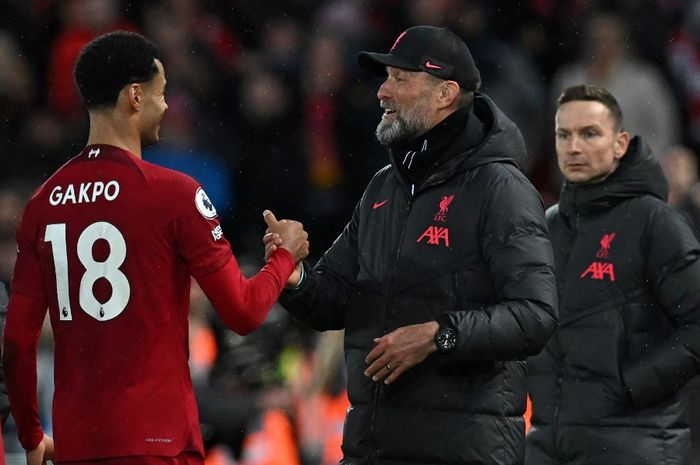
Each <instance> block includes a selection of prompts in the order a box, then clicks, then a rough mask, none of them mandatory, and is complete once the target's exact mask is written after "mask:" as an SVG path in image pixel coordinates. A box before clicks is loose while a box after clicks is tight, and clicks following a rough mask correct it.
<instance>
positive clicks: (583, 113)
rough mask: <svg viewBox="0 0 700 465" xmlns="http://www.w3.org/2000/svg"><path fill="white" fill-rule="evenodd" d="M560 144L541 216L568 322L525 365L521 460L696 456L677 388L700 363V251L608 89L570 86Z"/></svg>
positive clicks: (630, 463)
mask: <svg viewBox="0 0 700 465" xmlns="http://www.w3.org/2000/svg"><path fill="white" fill-rule="evenodd" d="M556 148H557V158H558V162H559V168H560V169H561V171H562V173H563V174H564V177H565V178H566V181H565V182H564V186H563V189H562V192H561V198H560V202H559V204H558V205H555V206H554V207H552V208H551V209H550V210H548V212H547V221H548V224H549V228H550V234H551V238H552V245H553V248H554V257H555V260H556V261H555V263H556V269H557V290H558V293H559V317H560V326H559V329H558V330H557V332H556V333H555V336H554V337H553V338H552V339H551V340H550V341H549V343H548V344H547V346H546V348H545V350H543V351H542V353H541V354H539V355H538V356H536V357H533V358H531V359H530V360H529V362H528V369H529V384H528V387H529V390H530V395H531V396H532V402H533V415H532V430H531V431H530V433H529V434H528V437H527V450H526V463H527V464H529V465H552V464H567V465H583V464H585V465H684V464H688V461H689V457H688V455H689V451H690V433H689V430H688V422H687V418H686V417H687V412H686V410H687V409H686V405H685V399H684V396H682V395H680V391H679V390H680V388H681V387H682V386H683V385H684V384H685V383H686V382H687V381H688V380H689V379H690V378H691V377H693V376H695V375H696V374H698V367H699V365H700V360H698V354H700V246H699V245H698V242H697V240H696V239H695V237H694V235H693V232H692V230H691V228H690V226H689V225H688V223H687V221H686V220H685V218H684V217H682V216H681V215H680V214H679V213H676V212H675V211H673V210H672V209H671V208H670V207H669V206H668V205H667V204H666V203H665V199H666V195H667V187H666V180H665V178H664V175H663V173H662V171H661V166H660V165H659V163H658V162H657V161H656V159H655V158H654V156H653V155H652V153H651V151H650V150H649V147H648V146H647V145H646V144H645V143H644V141H643V140H642V139H641V138H640V137H634V138H633V139H631V140H630V135H629V134H628V133H627V132H625V131H624V130H623V129H622V115H621V112H620V108H619V106H618V104H617V102H616V101H615V98H614V97H613V96H612V95H610V94H609V93H608V92H607V91H605V90H604V89H601V88H598V87H594V86H575V87H570V88H568V89H566V90H565V91H564V93H563V94H562V96H561V97H560V98H559V108H558V111H557V116H556Z"/></svg>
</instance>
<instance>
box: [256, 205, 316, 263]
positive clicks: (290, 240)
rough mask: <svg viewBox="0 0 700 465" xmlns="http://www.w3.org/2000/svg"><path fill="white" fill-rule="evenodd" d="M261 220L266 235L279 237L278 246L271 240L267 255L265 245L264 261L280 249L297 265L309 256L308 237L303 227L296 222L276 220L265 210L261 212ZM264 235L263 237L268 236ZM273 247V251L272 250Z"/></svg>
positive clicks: (266, 246)
mask: <svg viewBox="0 0 700 465" xmlns="http://www.w3.org/2000/svg"><path fill="white" fill-rule="evenodd" d="M263 218H264V219H265V223H266V224H267V233H268V234H273V235H275V234H276V235H277V236H278V237H279V244H277V243H276V239H274V236H272V237H273V239H272V244H270V247H269V248H270V251H269V254H268V244H267V243H266V245H265V259H266V260H269V258H270V255H271V254H272V252H274V250H277V248H279V247H281V248H283V249H287V250H288V251H289V252H290V253H291V254H292V256H293V257H294V263H296V264H297V265H298V264H299V263H300V262H301V261H302V260H303V259H305V258H306V257H308V255H309V241H308V238H309V235H308V233H307V232H306V231H304V225H303V224H301V223H300V222H298V221H294V220H279V221H278V220H277V218H275V215H274V213H272V212H271V211H270V210H265V211H264V212H263ZM268 234H266V235H265V236H268ZM263 242H265V237H263ZM273 247H274V250H272V249H273Z"/></svg>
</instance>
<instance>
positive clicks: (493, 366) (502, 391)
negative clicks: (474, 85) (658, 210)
mask: <svg viewBox="0 0 700 465" xmlns="http://www.w3.org/2000/svg"><path fill="white" fill-rule="evenodd" d="M467 121H468V122H467V127H466V128H465V130H464V132H463V133H462V134H461V135H460V136H459V137H458V138H457V140H456V142H455V143H454V144H453V145H452V146H450V147H449V148H448V150H449V151H450V152H452V153H453V156H450V157H448V160H447V161H446V162H444V163H443V164H442V165H440V166H439V167H438V168H436V170H435V171H433V173H432V174H431V175H429V176H428V177H427V179H426V181H425V182H424V183H422V184H421V185H420V186H417V188H416V190H415V195H413V196H412V195H411V189H410V188H409V186H407V185H406V184H405V183H404V181H402V180H401V179H399V177H398V175H397V171H396V169H395V167H392V166H389V167H386V168H384V169H382V170H380V171H379V172H378V173H377V174H376V175H375V177H374V178H373V179H372V181H371V182H370V184H369V186H368V187H367V189H366V191H365V193H364V195H363V198H362V200H361V201H360V203H359V204H358V206H357V208H356V210H355V212H354V214H353V217H352V220H351V221H350V223H349V224H348V225H347V227H346V228H345V230H344V232H343V233H342V234H341V236H340V237H339V238H338V239H337V240H336V242H335V243H334V244H333V245H332V246H331V248H330V249H329V250H328V251H327V252H326V254H325V255H324V256H323V257H322V259H321V260H320V262H319V263H318V265H317V266H316V268H315V269H314V270H313V271H311V272H309V276H308V278H307V279H305V280H304V281H302V286H301V289H299V290H297V291H286V292H285V293H284V294H283V297H282V304H283V305H284V306H285V307H286V308H287V309H288V310H289V311H290V313H292V314H293V315H294V316H295V317H296V318H297V319H299V320H301V321H302V322H304V323H306V324H307V325H309V326H311V327H313V328H316V329H318V330H327V329H341V328H345V358H346V363H347V370H348V395H349V398H350V402H351V403H352V407H351V408H350V410H349V411H348V414H347V420H346V424H345V430H344V437H343V452H344V456H345V458H344V459H343V461H342V463H343V464H346V465H350V464H352V465H360V464H362V465H365V464H377V465H379V464H381V465H399V464H401V465H405V464H408V463H410V464H431V465H438V464H503V465H506V464H507V465H514V464H519V463H522V458H523V450H524V440H523V434H524V426H523V419H522V415H523V412H524V410H525V400H526V395H525V384H526V379H525V364H524V362H521V361H516V360H524V359H525V358H526V357H527V356H528V355H533V354H535V353H537V352H539V350H540V349H541V348H542V347H543V346H544V344H545V342H546V341H547V339H548V338H549V336H550V334H552V332H553V330H554V328H555V326H556V295H555V280H554V274H553V263H552V256H551V247H550V244H549V240H548V238H547V228H546V226H545V218H544V209H543V207H542V202H541V199H540V197H539V195H538V194H537V192H536V191H535V189H534V188H533V186H532V185H531V184H530V182H529V181H528V180H527V179H526V177H525V176H524V175H523V174H522V173H521V172H520V171H519V170H518V169H517V168H516V166H514V163H513V161H512V160H513V157H514V156H520V155H523V150H524V145H523V142H522V137H521V136H520V133H519V131H518V130H517V128H516V127H515V125H514V124H513V123H512V122H510V121H509V120H508V119H506V118H505V116H504V115H503V114H502V113H501V112H500V111H499V110H498V109H497V108H496V107H495V105H494V104H493V103H492V102H491V101H490V100H489V99H488V98H486V97H485V96H482V95H477V98H476V100H475V104H474V108H473V112H472V113H471V114H470V116H469V118H468V120H467ZM469 141H475V143H470V142H469ZM311 240H313V238H311ZM441 317H446V318H448V319H449V320H450V321H451V323H452V324H453V325H454V326H455V327H456V328H457V329H458V332H459V336H458V347H457V349H456V351H455V352H454V353H452V354H450V356H449V357H448V356H444V355H437V354H434V355H431V356H430V357H428V358H427V359H426V360H425V361H423V362H422V363H420V364H419V365H417V366H415V367H413V368H412V369H411V370H409V371H408V372H406V373H404V374H403V375H402V376H401V377H400V378H399V379H398V380H397V381H395V382H394V383H392V384H391V385H388V386H387V385H384V384H383V383H379V384H377V383H374V382H373V381H372V380H371V379H369V378H367V377H365V375H364V374H363V372H364V370H365V369H366V367H367V364H366V363H365V361H364V359H365V357H366V356H367V354H368V353H369V352H370V350H371V349H372V347H373V342H372V340H373V338H375V337H378V336H381V335H383V334H385V333H387V332H390V331H392V330H394V329H396V328H398V327H401V326H406V325H411V324H416V323H422V322H427V321H432V320H436V319H437V318H441Z"/></svg>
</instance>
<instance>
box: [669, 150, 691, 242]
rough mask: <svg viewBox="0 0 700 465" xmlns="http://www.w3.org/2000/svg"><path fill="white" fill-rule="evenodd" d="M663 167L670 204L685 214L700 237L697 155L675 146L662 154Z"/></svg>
mask: <svg viewBox="0 0 700 465" xmlns="http://www.w3.org/2000/svg"><path fill="white" fill-rule="evenodd" d="M661 167H662V168H663V169H664V174H665V175H666V179H667V180H668V204H669V205H671V206H672V207H673V208H675V209H676V210H679V211H681V212H683V214H685V216H686V217H687V218H688V220H689V221H690V223H691V225H692V226H693V227H694V229H695V233H696V235H697V236H698V239H700V182H698V159H697V156H696V155H695V153H694V152H693V151H692V150H691V149H689V148H687V147H683V146H674V147H671V148H669V149H668V150H667V151H666V152H664V153H663V154H662V156H661Z"/></svg>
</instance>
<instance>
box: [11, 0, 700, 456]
mask: <svg viewBox="0 0 700 465" xmlns="http://www.w3.org/2000/svg"><path fill="white" fill-rule="evenodd" d="M418 24H432V25H444V26H448V27H450V28H451V29H453V30H454V31H455V32H457V33H458V34H459V35H460V36H461V37H462V38H463V39H464V40H465V41H466V42H467V44H468V46H469V47H470V49H471V51H472V54H473V55H474V59H475V62H476V64H477V66H478V68H479V69H480V71H481V75H482V91H484V92H485V93H487V94H488V95H489V96H491V97H492V98H493V100H494V101H495V102H496V103H497V104H498V105H499V106H500V107H501V108H502V109H503V110H504V112H505V113H506V114H507V115H508V116H509V117H510V118H511V119H513V120H514V121H515V122H516V123H517V124H518V126H519V127H520V129H521V131H522V132H523V135H524V137H525V140H526V142H527V146H528V154H527V158H526V159H523V160H519V161H520V163H521V165H522V166H523V168H524V169H525V171H526V172H527V173H528V175H529V176H530V178H531V179H532V180H533V182H534V183H535V185H536V186H537V188H538V189H539V191H540V192H541V194H542V196H543V198H544V200H545V203H546V204H547V205H551V204H552V203H554V202H556V200H557V197H558V190H559V187H560V184H561V177H560V176H559V174H558V170H557V168H556V163H555V155H554V143H553V137H552V136H553V113H554V108H555V105H554V102H555V100H556V97H557V96H558V95H559V93H560V92H561V91H562V90H563V88H564V87H565V86H568V85H571V84H577V83H583V82H587V83H595V84H598V85H602V86H603V87H606V88H607V89H609V90H610V91H611V92H612V93H613V94H614V95H615V96H616V97H617V98H618V100H619V102H620V105H621V107H622V110H623V113H624V118H625V126H626V129H627V130H629V131H630V132H632V133H634V134H641V135H642V136H644V137H645V138H646V140H647V141H648V142H649V144H650V145H651V147H652V148H653V150H654V152H655V154H656V155H657V156H658V157H659V159H660V160H661V162H662V163H663V165H664V168H665V169H666V172H667V176H668V177H669V183H670V187H671V196H670V202H671V203H672V204H673V205H674V206H676V207H677V208H679V209H681V210H683V211H684V212H685V213H686V214H687V215H688V216H689V218H690V219H691V221H694V222H695V225H696V226H698V225H700V187H698V186H699V185H698V181H697V179H698V166H697V164H698V163H697V162H698V160H697V153H698V151H699V150H700V0H695V1H688V0H616V1H614V0H612V1H611V0H608V1H595V0H520V1H513V0H284V1H282V0H279V1H276V0H271V1H260V0H209V1H204V0H153V1H148V0H141V1H125V0H121V1H120V0H0V279H1V280H2V281H4V282H5V283H8V282H9V280H10V277H11V272H12V267H13V265H14V258H15V257H14V255H15V252H16V249H15V239H14V232H15V229H16V227H17V223H18V220H19V218H20V216H21V212H22V209H23V206H24V203H25V202H26V200H27V198H28V196H29V195H31V193H32V191H33V190H34V189H36V188H37V187H38V185H39V184H40V183H41V182H42V181H43V180H45V179H46V178H47V176H49V175H50V174H51V173H52V172H53V171H54V170H55V169H56V168H58V167H59V166H60V165H61V164H63V163H64V162H65V161H67V160H68V159H69V158H70V157H72V156H73V155H75V154H77V153H78V152H79V151H80V149H81V148H82V146H83V145H84V143H85V141H86V138H87V113H86V111H85V110H84V108H83V106H82V104H81V102H80V99H79V97H78V94H77V91H76V88H75V86H74V84H73V81H72V69H73V64H74V62H75V59H76V57H77V55H78V53H79V50H80V49H81V47H82V46H83V45H84V44H85V43H87V42H88V41H89V40H91V39H92V38H94V37H95V36H97V35H99V34H101V33H104V32H108V31H111V30H115V29H125V30H133V31H138V32H141V33H143V34H144V35H146V36H147V37H149V38H150V39H151V40H153V41H154V42H155V43H156V44H157V45H158V47H159V48H160V51H161V58H162V61H163V63H164V65H165V70H166V77H167V80H168V87H167V93H166V99H167V102H168V104H169V107H170V109H169V111H168V112H167V114H166V116H165V118H164V120H163V123H162V126H161V142H160V143H159V144H157V145H155V146H153V147H150V148H148V149H147V150H146V151H145V152H144V158H145V159H146V160H149V161H153V162H155V163H158V164H161V165H165V166H169V167H173V168H176V169H179V170H181V171H184V172H186V173H189V174H191V175H193V176H194V177H195V178H197V179H198V180H199V181H200V182H201V183H202V184H203V185H204V187H205V190H206V191H207V193H208V194H209V197H210V198H211V199H212V200H213V201H214V204H215V206H216V208H217V210H218V211H219V214H220V217H221V220H222V224H223V227H224V232H225V235H226V237H227V238H228V240H229V241H230V242H231V244H232V246H233V249H234V252H235V254H236V256H237V257H238V259H239V261H240V262H241V264H242V266H243V267H244V268H245V269H246V270H248V271H249V272H253V271H254V270H255V269H256V268H257V267H259V266H260V264H261V259H262V254H263V250H262V245H261V237H262V234H263V233H264V229H265V225H264V223H263V221H262V211H263V209H265V208H269V209H271V210H273V211H274V212H275V213H276V214H277V216H278V217H288V218H295V219H299V220H301V221H303V222H304V224H305V226H306V229H307V230H308V231H309V234H310V240H311V248H312V251H311V257H310V259H311V261H312V262H313V261H315V260H316V259H317V258H318V257H319V256H320V254H321V253H322V252H323V251H324V250H325V249H326V248H327V247H328V246H329V245H330V243H331V242H332V241H333V239H334V238H335V237H336V236H337V234H338V233H339V232H340V231H341V229H342V227H343V226H344V225H345V222H346V221H347V220H348V219H349V217H350V215H351V213H352V210H353V208H354V205H355V203H356V202H357V200H358V199H359V198H360V196H361V194H362V190H363V188H364V186H365V185H366V183H367V182H368V180H369V178H370V177H371V175H372V174H373V173H374V172H375V171H376V170H377V169H379V168H380V167H382V166H384V165H385V164H387V162H388V158H387V154H386V150H385V149H384V148H382V147H381V146H380V145H379V144H378V143H377V142H376V141H375V139H374V136H373V134H374V128H375V127H376V124H377V123H378V121H379V118H380V114H381V110H380V108H379V105H378V101H377V98H376V90H377V89H378V87H379V85H380V84H381V79H379V78H376V77H374V76H370V75H367V74H366V73H364V72H362V71H361V70H359V69H358V67H357V65H356V56H357V53H358V52H359V51H361V50H371V51H382V52H386V51H388V49H389V47H390V46H391V44H392V43H393V42H394V40H395V38H396V36H397V35H398V34H399V33H400V32H401V31H402V30H404V29H405V28H407V27H410V26H413V25H418ZM191 340H192V344H191V345H192V359H191V367H192V373H193V379H194V382H195V385H196V387H197V390H198V395H199V398H200V409H201V416H202V424H203V432H204V435H205V440H206V442H207V447H208V450H209V455H208V460H209V463H210V464H213V465H231V464H234V463H235V464H244V465H253V464H259V465H262V464H270V465H272V464H290V465H296V464H299V465H327V464H331V463H337V460H338V457H339V448H338V444H339V441H340V432H341V431H342V419H343V415H344V409H345V407H346V405H347V399H346V398H345V396H344V388H343V383H344V379H343V370H342V350H341V345H342V344H341V341H342V334H337V333H330V334H325V335H323V336H320V337H319V336H317V335H315V334H310V333H309V332H307V331H304V330H303V329H301V328H299V327H298V326H297V325H296V324H295V323H294V322H292V321H290V320H289V319H288V318H287V316H286V314H285V312H284V310H282V309H279V308H275V309H273V312H272V313H271V316H270V318H269V319H268V321H267V322H266V323H265V325H264V326H263V328H261V329H260V330H258V331H257V332H256V333H254V334H253V335H251V336H249V337H246V338H242V337H238V336H236V335H235V334H233V333H231V332H229V331H226V330H225V329H224V328H223V327H222V325H221V323H220V322H219V321H218V319H217V318H216V317H215V315H214V314H213V312H212V311H211V309H210V308H209V306H208V303H207V302H206V298H205V297H204V296H203V295H202V294H201V291H199V290H198V289H197V288H196V285H193V304H192V337H191ZM50 345H51V340H50V337H49V336H47V337H46V338H45V340H44V341H43V347H44V348H45V350H43V351H42V358H41V365H40V366H41V371H40V375H41V377H40V378H41V381H42V382H41V387H42V391H41V400H42V408H43V412H44V415H45V416H44V421H45V423H46V426H47V428H49V430H50V414H49V412H50V392H51V371H50V366H51V359H50V357H51V355H50V353H51V351H50ZM87 375H88V374H86V376H87ZM319 412H320V413H319ZM76 421H80V420H79V419H76ZM5 442H6V450H8V451H9V452H10V455H11V457H10V458H11V460H18V462H16V463H21V455H22V454H20V453H19V448H18V446H17V444H16V442H15V441H14V431H13V430H12V423H11V421H10V423H9V424H8V427H7V428H6V434H5ZM12 451H16V452H18V453H17V455H16V456H14V455H12ZM13 457H14V458H13Z"/></svg>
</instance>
